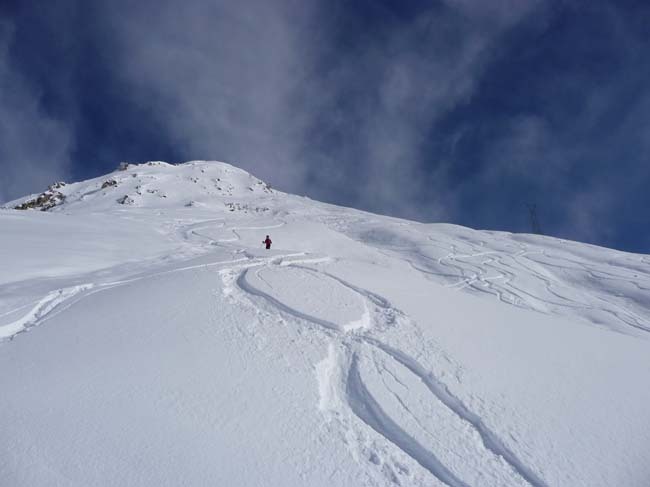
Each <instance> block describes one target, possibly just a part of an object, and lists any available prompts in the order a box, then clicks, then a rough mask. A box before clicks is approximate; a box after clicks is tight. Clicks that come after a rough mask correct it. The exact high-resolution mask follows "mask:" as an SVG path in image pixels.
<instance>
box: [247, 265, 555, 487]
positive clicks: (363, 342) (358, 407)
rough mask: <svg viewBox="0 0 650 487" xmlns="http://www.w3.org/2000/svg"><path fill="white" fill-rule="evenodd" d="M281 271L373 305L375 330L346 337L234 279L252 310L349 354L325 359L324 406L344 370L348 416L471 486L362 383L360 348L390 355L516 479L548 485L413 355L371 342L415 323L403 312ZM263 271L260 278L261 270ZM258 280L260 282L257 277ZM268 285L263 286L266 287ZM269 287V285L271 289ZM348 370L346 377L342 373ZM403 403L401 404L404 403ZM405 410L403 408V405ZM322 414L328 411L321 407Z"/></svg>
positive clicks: (455, 486)
mask: <svg viewBox="0 0 650 487" xmlns="http://www.w3.org/2000/svg"><path fill="white" fill-rule="evenodd" d="M280 263H281V260H277V259H276V260H275V261H273V260H269V261H268V262H267V263H265V264H263V267H260V269H264V268H265V267H268V266H274V265H276V266H277V265H278V264H280ZM280 265H285V266H286V265H289V266H292V267H295V268H298V269H301V270H304V271H306V272H309V273H312V274H313V275H315V276H321V278H324V279H332V280H334V281H336V282H338V283H339V284H341V285H342V286H344V287H345V288H346V289H348V290H349V291H350V292H351V293H355V294H356V295H358V296H360V297H361V298H362V299H364V300H366V301H367V302H368V307H369V308H371V309H372V312H371V318H372V325H371V326H370V328H369V329H365V330H363V331H361V332H360V331H358V330H353V331H346V329H345V327H344V326H342V325H341V324H340V323H335V322H333V321H328V320H324V319H321V318H317V317H315V316H312V315H310V314H309V313H307V312H305V311H303V310H300V309H296V308H295V307H292V306H289V305H287V304H286V303H284V302H282V300H281V298H278V297H276V296H273V295H272V294H271V293H270V292H266V291H263V290H261V289H258V288H256V287H255V286H254V285H253V284H252V283H251V282H250V279H249V277H248V276H249V272H250V266H246V268H243V267H242V268H241V269H240V270H239V274H238V275H237V277H236V278H235V279H234V280H235V283H236V285H237V288H238V289H239V290H240V291H241V292H243V293H244V295H245V296H248V297H249V300H252V301H251V302H252V303H253V305H258V304H259V303H258V304H256V300H257V299H261V300H262V301H263V302H265V303H267V305H270V306H271V308H272V309H275V312H276V313H280V314H284V315H288V316H290V317H292V318H294V319H296V320H298V322H306V323H308V324H310V325H316V327H317V329H319V330H321V331H322V332H324V333H325V334H326V335H327V336H329V337H330V338H331V339H333V340H334V342H333V343H338V344H339V347H340V348H341V349H342V350H345V353H344V354H343V357H341V358H339V359H338V364H333V363H329V362H331V361H333V360H337V359H336V358H333V357H332V355H333V354H332V351H331V350H330V352H329V354H328V356H329V358H328V359H326V362H327V363H326V364H324V365H320V366H319V367H320V369H319V371H318V376H319V383H320V384H319V390H320V391H321V402H327V398H326V397H323V394H325V395H327V396H329V395H331V394H333V393H332V392H329V391H330V389H331V388H332V387H333V386H332V385H331V384H330V383H334V382H336V380H335V379H334V378H333V377H330V378H327V377H324V376H327V375H328V374H336V371H337V370H340V371H341V372H340V374H341V375H342V378H341V382H342V388H343V391H342V392H341V393H340V395H341V396H342V398H341V399H342V402H343V403H344V404H345V407H346V408H347V410H348V411H351V412H352V413H353V414H354V415H355V416H356V417H357V418H358V419H359V420H360V421H361V422H362V423H364V424H365V425H366V426H367V427H368V428H370V429H372V430H374V431H375V432H376V433H377V434H379V435H381V436H382V437H383V438H384V439H385V440H387V441H388V442H390V443H391V444H393V445H394V446H395V447H397V448H398V449H399V450H400V451H402V452H403V453H404V454H405V455H407V456H408V457H410V458H411V459H412V460H414V461H415V462H416V463H418V464H419V465H420V466H421V467H422V468H424V469H425V470H426V471H427V472H429V473H430V474H431V475H432V476H434V477H435V478H437V479H438V480H439V481H441V482H443V483H445V484H446V485H449V486H450V487H467V486H468V485H469V484H468V483H466V482H465V481H464V480H462V479H461V478H460V477H459V474H458V473H455V472H453V471H451V470H450V468H448V467H447V466H445V465H444V463H443V462H442V461H441V460H440V459H439V457H438V456H437V455H436V454H435V453H434V452H433V451H432V450H430V449H428V448H426V447H425V446H423V445H422V444H421V443H420V442H419V441H418V440H417V439H416V438H414V437H413V436H412V435H410V434H409V433H408V432H407V431H406V430H405V429H403V428H402V427H401V426H400V425H399V424H398V423H397V422H396V421H395V420H394V419H393V418H391V417H390V415H389V414H388V413H387V412H386V410H385V408H383V407H382V404H381V403H380V401H379V400H378V398H376V397H375V396H373V394H372V393H371V392H370V390H369V389H368V388H367V386H366V385H365V383H364V381H363V377H362V374H361V371H360V368H359V361H360V359H361V358H362V357H363V358H364V360H367V359H368V356H366V355H363V354H362V352H361V348H360V347H368V348H370V349H374V350H376V351H378V352H380V353H384V354H386V355H387V356H388V357H390V358H391V359H392V360H394V361H395V362H396V363H398V364H400V365H401V366H403V367H404V368H405V369H406V370H408V371H410V373H412V374H413V375H414V376H416V377H417V379H418V380H420V381H421V382H422V383H423V384H424V385H425V386H426V388H427V389H428V390H429V391H430V393H431V394H432V395H433V396H434V397H435V399H436V400H437V401H439V402H440V403H441V404H442V405H443V406H444V407H445V408H447V410H448V411H451V412H452V413H453V414H454V415H455V416H456V417H457V418H458V419H459V420H460V421H462V422H464V423H465V424H467V426H468V427H469V428H470V431H474V432H476V433H477V434H478V436H479V437H480V439H481V440H482V444H483V448H484V450H485V452H486V454H491V455H495V456H497V457H500V458H502V459H503V461H504V462H505V463H506V464H507V465H508V466H509V467H510V468H511V469H512V471H513V472H515V473H516V475H518V476H519V477H520V478H521V479H523V480H524V481H525V482H526V483H528V484H529V485H531V486H533V487H545V486H546V485H547V484H546V483H545V481H544V480H542V479H541V477H540V476H539V475H538V474H537V473H535V472H534V471H533V469H532V468H530V467H528V466H527V465H526V464H525V463H524V462H523V461H521V459H520V458H518V457H517V455H516V454H515V453H514V452H513V451H512V450H511V449H510V448H509V447H508V446H506V444H505V443H504V442H503V441H502V440H501V439H500V438H499V436H498V435H497V434H496V433H495V432H494V431H493V430H491V429H490V428H489V427H488V426H487V425H486V424H485V422H484V421H483V420H482V419H481V417H480V416H479V415H478V414H476V413H474V412H473V411H471V410H470V409H469V408H468V407H467V406H466V405H465V404H464V403H463V401H462V400H460V399H459V398H458V397H456V396H455V395H454V394H453V393H452V392H451V391H450V390H449V388H448V387H447V386H446V385H445V383H444V382H442V381H441V380H440V379H439V378H438V377H436V376H435V375H434V374H433V373H432V372H429V371H427V370H426V369H425V368H424V367H423V366H422V365H420V364H419V362H418V361H417V360H415V359H414V358H412V357H410V356H409V355H408V354H406V353H404V352H402V351H400V350H396V349H394V348H392V347H390V346H389V345H387V344H385V343H383V342H382V341H380V340H378V339H376V338H374V337H372V336H370V333H371V332H381V331H382V330H385V329H386V328H387V327H391V326H395V325H396V324H398V323H399V322H404V323H410V319H409V318H408V317H407V316H405V315H404V314H403V313H402V312H401V311H399V310H397V309H395V308H394V307H393V306H392V305H391V304H390V302H389V301H388V300H387V299H385V298H384V297H382V296H379V295H377V294H375V293H373V292H371V291H368V290H365V289H362V288H359V287H357V286H354V285H352V284H350V283H348V282H346V281H345V280H343V279H340V278H338V277H336V276H334V275H332V274H331V273H328V272H325V271H323V270H320V269H315V268H312V267H307V266H305V265H302V264H300V263H289V264H286V263H282V264H280ZM260 269H258V273H259V270H260ZM256 277H257V278H259V277H260V276H259V275H258V274H257V275H256ZM262 282H264V281H262ZM266 285H268V283H266ZM346 368H347V371H346V372H344V371H343V370H344V369H346ZM400 402H401V400H400ZM402 406H403V407H404V405H403V403H402ZM321 408H323V406H321Z"/></svg>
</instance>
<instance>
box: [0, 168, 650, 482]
mask: <svg viewBox="0 0 650 487" xmlns="http://www.w3.org/2000/svg"><path fill="white" fill-rule="evenodd" d="M4 206H5V209H2V210H0V225H1V228H2V240H1V243H0V339H1V340H3V341H2V343H0V370H2V374H1V375H0V377H1V379H0V392H1V393H0V441H1V442H2V451H3V455H2V456H1V457H0V485H1V486H5V485H6V486H54V485H61V486H84V487H86V486H108V485H110V486H113V485H128V486H154V485H155V486H179V485H188V486H204V485H205V486H207V485H210V486H214V485H224V486H225V485H228V486H252V485H260V486H275V485H278V486H307V485H309V486H366V485H367V486H375V485H382V486H383V485H386V486H388V485H390V486H393V485H403V486H420V485H423V486H424V485H426V486H430V485H448V486H511V485H512V486H515V485H532V486H544V485H548V486H556V485H557V486H583V485H584V486H614V485H616V486H648V485H650V462H648V461H647V449H648V446H649V445H650V340H649V338H650V256H647V255H638V254H629V253H624V252H618V251H614V250H610V249H604V248H600V247H595V246H590V245H585V244H580V243H576V242H569V241H564V240H558V239H554V238H550V237H543V236H534V235H516V234H509V233H504V232H487V231H476V230H471V229H468V228H463V227H458V226H454V225H447V224H421V223H415V222H410V221H405V220H400V219H396V218H389V217H385V216H379V215H373V214H369V213H364V212H361V211H358V210H353V209H348V208H341V207H336V206H332V205H327V204H323V203H319V202H315V201H312V200H310V199H308V198H303V197H298V196H294V195H289V194H285V193H282V192H279V191H276V190H274V189H271V188H270V187H269V186H268V185H266V184H265V183H264V182H262V181H260V180H258V179H257V178H255V177H253V176H252V175H250V174H248V173H246V172H245V171H242V170H240V169H238V168H235V167H233V166H230V165H228V164H225V163H217V162H205V161H193V162H189V163H186V164H181V165H170V164H166V163H163V162H152V163H146V164H141V165H122V167H121V168H120V169H118V170H117V171H115V172H113V173H111V174H109V175H106V176H104V177H100V178H96V179H91V180H88V181H84V182H80V183H74V184H63V183H57V184H54V185H52V186H50V188H48V189H47V190H46V191H45V192H44V193H42V194H39V195H32V196H29V197H26V198H23V199H20V200H17V201H14V202H10V203H7V204H5V205H4ZM16 207H18V208H22V209H24V211H20V210H16V209H14V208H16ZM38 210H45V211H38ZM267 234H268V235H270V237H271V239H272V240H273V245H272V248H271V250H266V249H264V246H263V245H262V240H263V239H264V238H265V236H266V235H267ZM26 332H29V333H26Z"/></svg>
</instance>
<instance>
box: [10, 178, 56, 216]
mask: <svg viewBox="0 0 650 487" xmlns="http://www.w3.org/2000/svg"><path fill="white" fill-rule="evenodd" d="M64 186H65V183H64V182H58V183H54V184H50V185H49V186H48V188H47V191H44V192H42V193H41V194H39V195H38V196H37V197H36V198H33V199H31V200H27V201H25V202H24V203H21V204H20V205H18V206H15V207H14V209H16V210H41V211H47V210H49V209H52V208H54V207H55V206H58V205H60V204H61V203H63V202H64V201H65V195H64V194H63V193H61V192H60V191H59V189H61V188H63V187H64Z"/></svg>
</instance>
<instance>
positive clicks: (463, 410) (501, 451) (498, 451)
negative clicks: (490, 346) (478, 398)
mask: <svg viewBox="0 0 650 487" xmlns="http://www.w3.org/2000/svg"><path fill="white" fill-rule="evenodd" d="M364 341H365V342H366V343H369V344H372V345H374V346H376V347H377V348H379V349H380V350H382V351H383V352H385V353H386V354H388V355H389V356H390V357H392V358H393V359H394V360H396V361H397V362H398V363H400V364H402V365H403V366H404V367H406V368H407V369H409V370H410V371H411V372H412V373H413V374H415V375H416V376H418V377H419V378H420V380H421V381H422V382H423V383H424V385H425V386H426V387H427V388H428V389H429V390H430V391H431V393H432V394H433V395H434V396H436V397H437V398H438V399H439V400H440V402H442V403H443V404H444V405H445V406H447V407H448V408H449V409H451V410H452V411H453V412H454V413H455V414H456V415H457V416H458V417H460V418H461V419H462V420H464V421H466V422H467V423H469V424H470V425H471V426H472V427H473V428H474V429H475V430H476V431H477V432H478V433H479V435H480V436H481V439H482V440H483V445H484V446H485V448H486V449H488V450H489V451H491V452H492V453H494V454H495V455H497V456H500V457H502V458H503V459H504V460H505V461H506V462H508V464H510V466H511V467H512V468H513V469H514V470H515V471H516V472H517V473H518V474H519V475H520V476H521V477H523V478H524V479H525V480H526V481H527V482H528V483H529V484H531V485H533V486H534V487H546V485H547V484H546V482H544V481H543V480H542V479H541V478H540V477H539V476H538V475H537V474H536V473H535V472H533V471H532V470H531V469H530V468H529V467H528V466H526V465H525V464H524V463H523V462H522V461H521V460H519V458H518V457H517V456H516V455H515V453H514V452H513V451H512V450H510V448H508V447H507V446H506V445H505V444H504V443H503V441H502V440H501V439H500V438H499V437H498V435H497V434H496V433H494V432H493V431H492V430H491V429H490V428H489V427H488V426H487V425H486V424H485V423H484V422H483V420H482V419H481V417H480V416H479V415H477V414H476V413H474V412H472V411H471V410H470V409H469V408H468V407H467V406H466V405H465V404H464V403H463V402H462V401H461V400H460V399H459V398H457V397H456V396H454V395H453V394H452V393H451V392H450V391H449V389H448V388H447V386H446V385H445V384H444V383H443V382H441V381H440V380H439V379H438V378H437V377H435V376H434V375H433V374H432V373H430V372H428V371H427V370H426V369H425V368H424V367H422V366H421V365H420V364H419V363H418V362H417V361H416V360H414V359H413V358H411V357H409V356H408V355H406V354H405V353H403V352H401V351H400V350H397V349H394V348H392V347H390V346H389V345H386V344H385V343H382V342H380V341H378V340H375V339H372V338H365V339H364Z"/></svg>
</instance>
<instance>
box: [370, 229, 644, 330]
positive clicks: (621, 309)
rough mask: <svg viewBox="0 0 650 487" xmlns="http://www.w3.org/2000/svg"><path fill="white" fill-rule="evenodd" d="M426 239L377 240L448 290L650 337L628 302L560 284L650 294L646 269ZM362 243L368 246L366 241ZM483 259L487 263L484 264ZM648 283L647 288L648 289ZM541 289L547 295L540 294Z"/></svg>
mask: <svg viewBox="0 0 650 487" xmlns="http://www.w3.org/2000/svg"><path fill="white" fill-rule="evenodd" d="M426 239H427V241H428V242H429V243H427V244H423V243H421V242H418V241H413V242H410V241H406V242H405V244H404V245H388V244H386V243H385V242H383V241H378V242H377V243H379V246H374V248H377V249H378V250H379V251H380V252H381V253H382V254H384V255H387V256H390V257H395V255H394V254H393V253H391V251H399V253H400V258H401V259H402V260H404V261H405V262H406V263H407V264H408V265H409V266H410V267H411V268H413V269H414V270H416V271H418V272H420V273H423V274H425V275H427V276H429V277H430V278H431V279H434V280H436V281H438V282H440V281H442V282H441V283H442V284H443V285H444V286H445V287H448V288H452V289H457V290H468V291H470V292H475V293H481V294H489V295H494V296H496V298H497V299H499V301H501V302H503V303H505V304H508V305H514V306H517V307H519V308H522V309H529V310H533V311H537V312H541V313H546V314H550V313H553V314H555V313H560V314H561V312H562V310H564V311H567V310H568V311H569V312H570V313H571V310H575V312H578V311H586V312H588V313H586V315H585V314H581V313H577V314H575V313H572V314H575V315H576V317H577V318H578V319H580V320H583V321H588V322H590V323H592V324H596V325H597V326H605V327H607V328H608V329H610V330H612V331H615V332H618V333H624V334H632V335H634V336H644V337H646V338H648V334H649V333H650V323H648V322H647V321H646V320H644V319H643V318H642V317H641V316H639V315H638V314H637V313H635V312H634V311H633V310H631V309H630V308H629V306H628V305H627V303H623V302H620V301H618V300H616V299H615V298H613V297H612V292H610V291H609V290H608V289H607V288H605V289H601V288H599V287H590V286H585V288H584V290H583V291H582V292H581V294H580V295H579V296H573V297H570V296H568V295H566V294H564V293H563V292H562V289H563V288H567V287H569V288H570V286H571V284H570V283H571V281H570V280H569V281H564V280H563V279H562V273H563V272H567V271H571V272H573V273H574V274H575V275H574V277H576V276H578V275H580V274H584V275H585V276H589V277H590V278H592V279H594V280H595V281H602V280H603V279H607V280H609V281H610V282H612V286H615V285H616V284H620V283H625V284H628V285H630V286H634V287H635V288H636V289H638V290H640V291H647V290H648V289H650V276H648V275H647V272H648V271H647V270H645V269H643V268H636V267H634V265H630V266H626V265H625V263H624V262H623V263H620V262H618V261H615V262H606V263H604V265H605V266H607V267H606V270H603V268H602V266H603V264H600V267H599V268H595V267H593V265H592V264H591V263H590V262H589V261H586V260H577V258H576V259H571V258H569V257H566V256H563V255H559V254H556V253H549V252H548V251H547V250H536V249H535V247H533V246H532V245H528V244H526V243H522V242H518V243H517V244H516V245H512V244H509V243H505V247H510V248H512V249H513V251H512V253H504V252H505V251H504V250H503V249H501V250H487V249H486V247H485V245H486V243H485V242H475V241H472V240H471V239H468V238H463V237H458V239H459V240H462V241H463V242H462V244H461V246H462V247H463V250H462V251H461V250H460V249H459V248H458V245H456V244H452V243H450V242H446V241H441V240H436V239H434V238H433V237H431V236H426ZM359 241H360V242H364V243H368V242H365V241H364V239H363V238H362V239H361V240H359ZM373 243H374V241H373V240H370V244H373ZM503 243H504V242H502V241H501V240H500V239H496V240H495V241H494V242H493V244H494V245H496V246H500V245H501V244H503ZM427 246H430V247H434V248H436V249H439V250H443V251H445V252H447V254H446V255H444V256H441V257H437V258H435V257H432V256H429V255H427V253H426V250H425V247H427ZM497 248H501V247H497ZM382 249H383V250H382ZM484 257H489V259H487V260H484V259H483V258H484ZM639 262H640V264H641V265H643V264H647V262H646V260H644V259H641V260H640V261H639ZM544 268H555V269H557V272H558V274H551V273H548V274H543V273H542V272H543V269H544ZM521 271H523V273H522V272H521ZM596 273H598V274H607V275H608V277H607V278H602V277H600V276H598V275H596ZM521 275H524V276H526V275H527V276H530V278H532V279H530V280H529V281H524V282H521V281H520V280H519V279H520V276H521ZM518 276H519V277H518ZM445 281H446V282H445ZM449 281H454V282H449ZM645 283H648V285H647V286H644V285H643V284H645ZM538 288H539V290H540V291H542V290H543V292H541V293H536V292H535V290H536V289H538ZM635 305H636V306H641V307H645V308H647V307H648V306H650V300H649V301H648V302H646V304H638V303H635ZM598 314H603V315H605V316H609V317H612V318H614V324H612V325H605V324H603V322H604V321H606V320H598V319H597V318H596V316H597V315H598ZM588 316H592V318H588Z"/></svg>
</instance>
